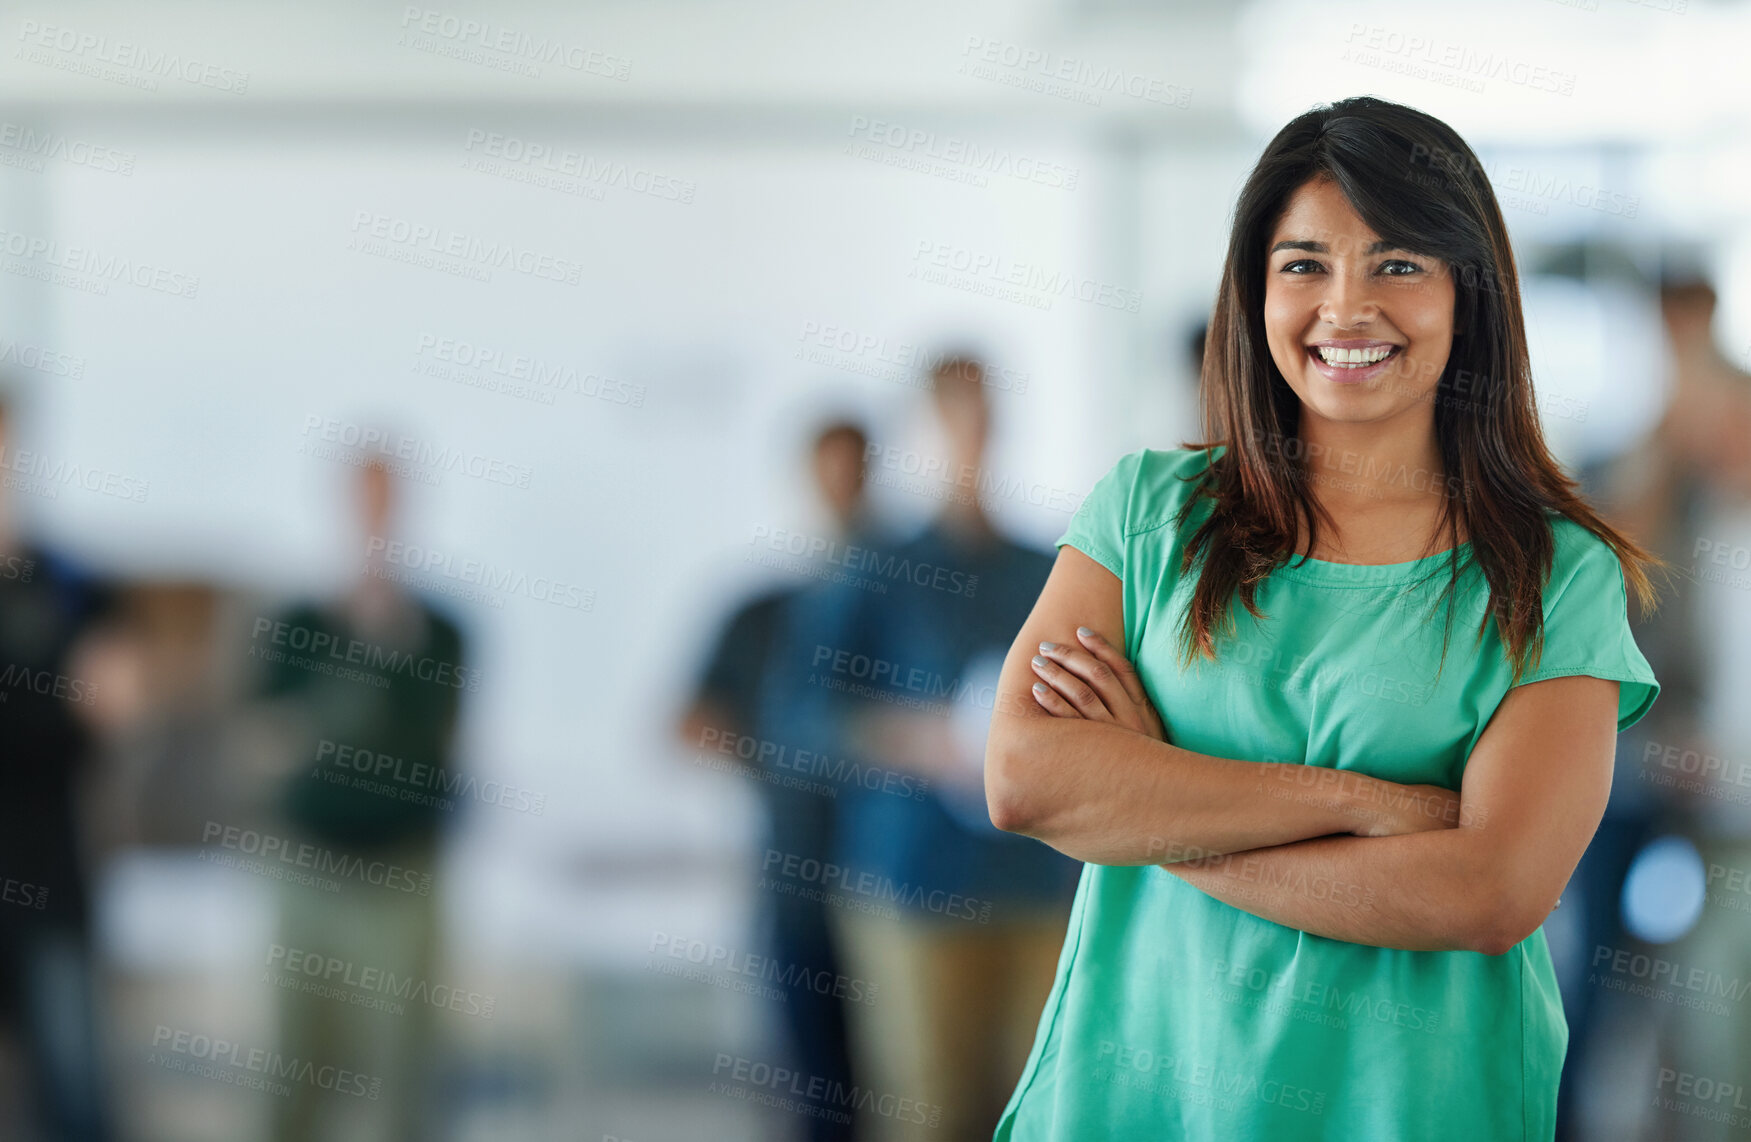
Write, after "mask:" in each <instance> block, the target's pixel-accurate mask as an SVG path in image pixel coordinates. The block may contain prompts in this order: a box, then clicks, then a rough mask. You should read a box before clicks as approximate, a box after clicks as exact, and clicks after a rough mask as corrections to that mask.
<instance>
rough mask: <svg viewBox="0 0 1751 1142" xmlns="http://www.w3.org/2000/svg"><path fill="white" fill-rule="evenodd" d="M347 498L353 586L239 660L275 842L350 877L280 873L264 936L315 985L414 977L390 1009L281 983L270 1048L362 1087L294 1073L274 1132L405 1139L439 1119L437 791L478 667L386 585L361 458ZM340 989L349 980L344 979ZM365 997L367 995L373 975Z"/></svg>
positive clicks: (410, 1141)
mask: <svg viewBox="0 0 1751 1142" xmlns="http://www.w3.org/2000/svg"><path fill="white" fill-rule="evenodd" d="M356 492H357V504H356V508H357V513H358V514H357V520H356V522H357V525H358V526H359V528H360V534H361V540H362V542H361V548H362V549H363V550H364V551H365V552H366V557H365V563H364V567H363V571H362V572H361V574H360V575H359V577H358V579H357V581H356V582H355V583H354V585H353V587H352V589H351V591H350V592H348V593H347V594H346V595H345V596H343V597H341V598H336V599H333V600H330V601H326V602H308V603H300V604H298V605H296V606H293V607H292V608H291V609H289V610H288V611H287V612H285V613H284V614H281V615H279V616H277V617H276V618H275V619H274V620H273V625H272V626H270V627H269V628H268V630H267V632H265V633H262V632H259V631H258V633H259V635H260V636H259V637H256V638H254V639H253V641H252V645H251V656H252V657H255V658H258V659H262V660H264V664H265V665H264V669H263V671H262V674H261V679H260V683H259V687H258V690H257V693H256V698H257V700H258V701H259V702H261V703H264V704H268V705H271V706H272V707H273V708H274V711H275V713H276V714H278V715H279V717H280V718H281V719H282V721H283V723H284V725H285V726H286V739H287V743H288V745H287V754H288V756H289V757H290V760H291V763H292V765H293V771H292V772H291V774H290V775H289V776H288V777H287V778H286V780H285V784H284V786H283V801H282V804H281V809H282V813H283V820H284V822H285V825H286V826H287V827H288V829H289V831H290V832H291V836H290V837H289V838H288V842H289V843H288V848H292V849H295V848H296V847H297V845H298V844H300V843H309V844H311V845H313V846H315V847H316V848H317V849H318V850H319V851H320V852H322V853H324V854H325V855H326V854H332V856H333V858H334V859H335V860H336V861H339V862H342V868H343V869H348V870H352V871H325V872H321V875H323V876H325V877H326V878H327V879H329V880H332V881H334V882H336V883H338V884H339V891H338V892H330V891H324V890H323V888H322V887H320V886H314V885H305V884H299V883H297V882H295V881H293V880H290V879H288V880H286V881H284V882H282V887H281V892H280V901H281V916H280V932H279V934H278V936H277V940H278V943H279V945H280V947H282V948H284V949H286V950H287V952H286V962H287V963H288V964H290V962H291V960H292V957H293V956H294V955H296V956H298V957H299V958H300V962H312V961H311V960H310V957H321V958H322V961H321V962H324V963H327V964H335V963H338V964H341V965H345V970H344V971H343V972H342V973H341V974H339V975H338V976H337V975H324V976H322V977H319V979H318V980H317V982H323V983H331V984H332V983H335V982H336V981H337V980H339V981H341V986H342V987H343V988H345V987H346V981H348V980H351V981H360V980H371V979H380V980H383V981H385V982H386V983H387V982H388V981H390V980H393V981H395V983H396V984H401V983H404V982H405V981H408V980H412V981H414V983H413V985H412V988H411V994H410V995H407V996H406V997H404V998H397V999H396V1002H397V1004H398V1005H399V1007H400V1008H401V1010H400V1011H393V1010H376V1009H373V1007H372V1006H371V1005H364V1004H358V1003H353V1002H350V1001H349V998H348V995H346V994H339V995H328V994H320V993H315V994H312V993H304V992H302V991H300V990H299V989H297V988H282V989H280V990H279V992H278V995H279V1017H280V1031H279V1034H280V1051H281V1052H282V1053H283V1054H284V1055H286V1056H287V1057H290V1058H297V1059H301V1060H309V1061H311V1062H312V1063H314V1064H315V1065H316V1066H317V1067H323V1066H335V1067H344V1068H347V1069H348V1070H350V1071H352V1072H355V1073H358V1074H362V1075H364V1076H366V1078H365V1082H366V1083H367V1084H368V1086H369V1088H370V1090H371V1091H372V1093H371V1094H369V1095H367V1096H363V1097H359V1096H354V1095H351V1094H349V1093H347V1092H331V1091H326V1090H323V1089H320V1088H319V1087H318V1086H317V1085H316V1084H313V1083H293V1084H291V1085H292V1092H291V1094H290V1095H288V1096H286V1097H285V1098H283V1099H278V1100H275V1104H274V1105H275V1109H276V1114H275V1120H274V1131H275V1137H276V1138H277V1139H280V1140H282V1142H319V1140H326V1139H329V1138H333V1137H337V1136H339V1133H340V1132H339V1130H338V1129H337V1125H336V1120H337V1119H342V1120H344V1119H355V1118H356V1117H357V1116H364V1117H366V1118H367V1119H368V1120H369V1136H370V1137H372V1138H374V1139H383V1140H384V1142H415V1140H420V1139H427V1138H430V1137H432V1133H433V1131H434V1130H435V1129H436V1125H435V1123H434V1122H432V1121H430V1120H429V1119H428V1118H426V1117H425V1115H424V1110H425V1107H426V1105H427V1104H428V1103H429V1102H430V1097H429V1095H430V1094H431V1093H432V1092H431V1090H430V1088H429V1081H430V1074H429V1072H430V1056H431V1052H432V1031H433V1026H434V1025H433V1020H432V1018H431V1012H432V1011H433V1010H434V1008H433V1006H432V1003H433V1002H434V1000H432V999H431V995H432V992H433V989H434V988H435V987H436V986H437V984H436V983H435V982H434V981H433V980H432V970H431V969H432V966H433V964H434V961H435V959H436V956H435V947H434V945H435V943H436V939H437V925H436V923H435V907H436V900H437V889H436V888H435V886H434V884H433V879H434V874H435V871H436V863H437V860H438V841H439V832H440V828H439V826H440V822H441V819H442V817H443V815H444V814H445V813H446V812H448V811H449V810H450V809H451V808H452V807H453V805H452V802H450V801H448V800H445V799H444V786H446V785H448V784H450V775H451V774H452V773H453V756H452V743H453V737H454V732H455V727H456V722H457V718H458V714H459V711H460V707H461V698H462V691H463V689H464V688H469V689H472V687H473V684H474V677H475V676H474V674H473V673H472V672H471V670H470V669H469V668H468V667H467V666H466V665H465V664H464V659H465V650H464V645H463V638H462V632H461V630H460V629H459V628H458V626H457V625H456V623H455V622H453V621H451V620H450V619H449V618H447V617H446V616H445V615H443V614H442V613H440V612H439V611H438V610H437V609H435V608H434V607H433V606H432V605H431V604H430V603H428V602H426V601H424V600H422V599H420V598H418V597H416V596H415V595H414V594H413V593H412V592H411V591H410V590H408V589H407V588H406V587H405V586H404V585H403V584H402V583H401V582H399V581H398V580H399V579H401V578H403V577H404V576H405V569H403V568H401V567H399V566H397V565H396V564H395V563H393V562H392V561H391V560H390V559H389V558H387V553H389V552H393V551H394V550H396V548H395V546H394V545H392V544H391V543H390V542H389V540H390V539H391V537H392V536H393V535H394V532H393V530H392V528H393V518H394V506H395V489H394V485H393V482H392V477H391V474H390V472H389V471H388V470H387V469H386V468H385V467H384V466H383V465H382V464H381V463H380V462H377V461H375V460H369V461H367V462H365V463H364V464H363V465H362V466H361V468H360V470H359V472H358V474H357V483H356ZM256 626H257V627H258V628H260V627H261V626H262V624H260V623H258V624H256ZM282 635H283V636H284V641H283V642H281V636H282ZM276 644H277V645H276ZM300 647H311V648H313V649H311V650H310V651H308V652H307V653H300V652H299V650H298V649H297V648H300ZM320 648H333V649H332V650H328V651H325V650H323V649H320ZM331 667H332V669H330V668H331ZM319 869H320V866H319ZM282 974H283V975H284V976H286V977H292V976H297V978H298V979H299V981H300V982H303V980H304V979H306V978H308V977H305V976H302V975H299V974H298V973H297V972H296V971H293V970H290V969H288V970H287V971H286V972H284V973H282ZM348 990H353V991H358V990H361V989H360V987H359V986H358V985H357V983H356V982H355V983H354V985H353V986H352V987H351V988H350V989H348ZM363 991H364V993H365V994H371V989H370V987H369V985H366V986H365V987H364V988H363Z"/></svg>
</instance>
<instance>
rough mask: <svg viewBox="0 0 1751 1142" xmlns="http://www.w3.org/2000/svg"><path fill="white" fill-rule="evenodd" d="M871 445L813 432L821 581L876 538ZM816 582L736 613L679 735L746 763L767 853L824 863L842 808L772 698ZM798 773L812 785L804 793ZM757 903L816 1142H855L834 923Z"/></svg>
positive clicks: (857, 435)
mask: <svg viewBox="0 0 1751 1142" xmlns="http://www.w3.org/2000/svg"><path fill="white" fill-rule="evenodd" d="M867 439H868V437H867V436H866V434H865V433H864V430H863V429H862V427H860V426H859V425H857V424H856V423H854V422H851V421H848V420H837V421H834V422H831V423H829V424H827V425H826V426H825V427H823V428H822V429H821V430H820V431H819V432H817V433H816V434H815V438H814V445H813V449H812V452H811V456H810V461H811V464H810V467H811V475H812V476H813V480H814V485H815V489H816V491H817V492H818V493H819V494H820V497H821V499H822V501H823V502H824V503H825V504H826V506H827V509H828V511H829V513H830V514H831V517H832V521H833V534H832V535H829V536H821V537H819V538H820V540H821V541H822V542H823V543H824V544H825V545H826V553H827V555H828V556H830V557H829V558H823V559H821V560H820V561H819V563H818V565H817V564H814V563H811V564H810V565H809V567H808V570H809V571H810V572H812V573H825V574H826V575H827V576H828V577H829V578H830V577H831V576H832V574H833V572H834V569H835V568H836V566H837V565H838V564H839V563H841V562H842V561H843V559H844V558H846V557H850V553H851V552H853V551H856V550H859V549H863V550H867V549H870V548H871V547H872V545H873V544H875V543H878V542H879V537H878V536H877V535H876V533H875V530H874V529H873V527H872V526H871V525H870V522H869V520H868V517H867V513H866V510H865V501H864V488H863V450H864V445H865V443H866V441H867ZM815 538H816V537H812V536H811V537H804V540H805V542H804V544H803V546H804V548H805V549H808V548H809V547H812V546H813V545H814V542H815ZM834 555H837V556H838V558H832V557H831V556H834ZM813 586H814V585H812V584H799V585H792V586H785V587H780V588H778V589H775V590H771V591H768V592H765V593H764V594H761V595H760V596H758V597H757V598H755V599H753V600H751V601H750V602H748V603H746V604H745V605H743V606H742V607H741V608H740V609H738V610H737V611H736V612H735V613H734V614H733V615H731V616H730V618H729V620H728V621H727V622H725V624H724V626H723V630H722V632H721V633H720V634H719V636H718V639H717V641H716V642H715V643H714V644H713V646H712V648H711V652H710V654H709V655H707V658H706V664H705V668H704V670H703V671H702V673H701V676H700V679H699V682H698V685H697V686H696V687H695V688H694V692H693V695H692V698H691V699H690V701H689V704H688V706H687V708H686V710H685V711H684V713H683V714H682V718H681V723H680V726H679V732H680V736H681V740H682V743H683V745H685V746H686V748H688V749H689V750H695V751H698V752H699V753H700V754H702V755H709V756H712V757H728V758H732V759H735V760H736V762H737V763H738V764H742V765H745V766H746V767H747V769H748V772H749V775H750V776H751V777H753V778H754V779H755V791H756V792H757V793H758V795H759V797H760V801H761V805H762V808H763V809H764V822H763V823H764V833H763V835H762V839H761V849H762V851H763V852H782V853H793V854H796V855H797V858H798V859H799V860H804V859H813V860H817V861H827V860H831V859H832V857H833V802H832V800H830V799H828V798H827V797H826V796H825V795H823V794H822V793H820V792H817V791H816V790H815V789H814V788H809V787H808V786H815V785H817V784H818V782H816V781H815V780H813V779H811V778H809V777H808V776H807V775H806V774H802V773H801V772H800V771H799V770H798V768H797V759H798V752H797V751H799V750H809V751H813V750H815V749H816V748H817V746H818V743H816V742H813V741H810V740H808V739H807V737H806V735H805V733H804V731H803V730H802V728H801V727H800V726H798V725H797V724H795V723H794V722H792V721H789V720H787V719H786V718H785V717H784V709H785V706H784V704H783V703H777V702H773V701H770V700H769V698H770V694H769V691H770V687H771V686H772V685H773V683H774V681H775V680H777V679H780V678H784V677H787V676H788V672H787V671H785V670H784V669H783V668H781V667H780V666H779V665H778V661H779V655H781V654H783V653H785V652H786V651H787V650H788V649H794V648H788V647H786V646H784V645H783V644H782V643H783V640H782V639H781V638H780V637H779V632H780V630H781V628H782V627H783V626H784V625H785V618H786V616H787V614H788V613H789V612H790V610H791V609H793V608H794V607H795V606H796V603H797V600H798V599H799V598H800V597H802V596H804V595H805V594H807V593H808V592H809V591H810V590H811V589H813ZM780 762H787V763H788V764H780ZM798 777H801V778H802V782H801V783H802V784H804V785H805V787H804V788H798V787H797V784H798V782H797V778H798ZM756 900H757V909H758V915H757V916H756V920H755V923H756V926H757V927H758V929H759V931H760V933H761V937H760V939H761V943H762V944H763V945H764V946H765V948H766V949H767V954H768V955H770V956H771V959H772V967H773V970H774V972H776V974H777V980H778V983H779V985H780V986H783V987H784V988H785V991H786V996H785V1000H784V1002H782V1003H781V1004H780V1005H779V1006H780V1008H781V1010H782V1015H783V1021H784V1030H785V1033H786V1037H787V1040H788V1042H787V1049H788V1050H789V1051H790V1053H791V1057H792V1062H791V1064H790V1065H791V1066H792V1067H794V1068H795V1069H796V1070H798V1071H799V1072H801V1073H803V1074H806V1075H808V1076H809V1077H810V1078H811V1079H814V1078H819V1079H820V1080H821V1086H822V1088H823V1089H822V1097H821V1098H820V1099H817V1100H815V1101H816V1109H817V1111H818V1112H819V1113H816V1114H813V1115H810V1116H809V1117H807V1118H806V1119H805V1122H806V1123H807V1136H808V1137H809V1138H810V1139H812V1140H816V1142H827V1140H833V1142H839V1140H842V1139H846V1138H850V1137H851V1136H852V1131H851V1126H850V1121H851V1118H852V1116H851V1115H850V1113H849V1112H848V1110H847V1108H846V1107H845V1106H844V1105H843V1101H842V1100H835V1099H833V1098H832V1097H831V1095H832V1093H833V1092H834V1091H844V1090H848V1089H850V1087H851V1085H852V1082H853V1080H852V1073H851V1061H850V1054H849V1048H848V1046H847V1042H846V1018H845V1000H844V996H845V993H846V990H847V989H846V987H845V986H843V985H841V984H840V983H839V981H840V980H841V979H842V978H843V973H842V971H841V970H840V956H839V952H838V950H837V949H836V948H835V947H834V943H833V933H832V929H831V928H830V926H829V924H828V921H827V912H828V907H827V905H826V904H824V903H822V902H820V901H817V900H813V899H809V898H807V897H804V896H800V895H789V894H785V893H782V892H777V891H761V892H759V893H758V895H757V897H756ZM763 978H766V977H763ZM805 1086H806V1084H805Z"/></svg>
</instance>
